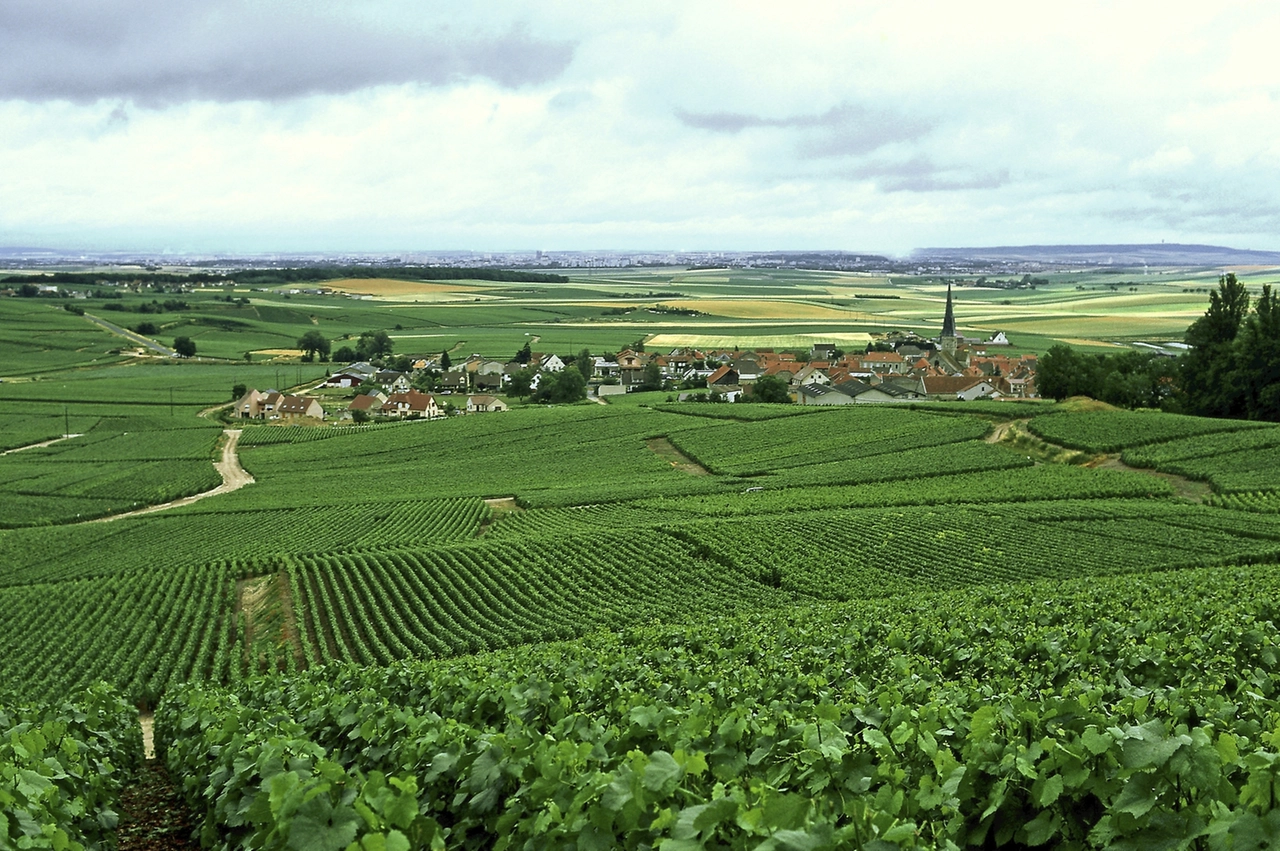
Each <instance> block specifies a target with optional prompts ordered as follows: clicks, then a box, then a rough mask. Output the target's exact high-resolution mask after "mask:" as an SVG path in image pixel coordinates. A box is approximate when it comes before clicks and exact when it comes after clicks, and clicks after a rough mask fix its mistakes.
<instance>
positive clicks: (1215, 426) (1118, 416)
mask: <svg viewBox="0 0 1280 851" xmlns="http://www.w3.org/2000/svg"><path fill="white" fill-rule="evenodd" d="M1029 428H1030V429H1031V431H1032V432H1033V433H1034V434H1036V435H1037V436H1039V437H1041V438H1044V439H1045V440H1047V441H1049V442H1050V443H1056V444H1058V445H1060V446H1065V447H1067V448H1068V449H1080V450H1083V451H1086V452H1119V451H1120V450H1122V449H1130V448H1132V447H1135V446H1146V445H1148V444H1153V443H1163V442H1165V441H1169V440H1179V439H1182V438H1188V437H1193V436H1195V435H1203V434H1212V433H1215V432H1234V431H1247V430H1250V429H1255V428H1271V426H1268V425H1267V424H1265V423H1252V422H1247V421H1245V420H1215V419H1207V418H1205V417H1186V416H1180V415H1178V414H1162V413H1157V412H1154V411H1143V412H1136V411H1118V410H1116V411H1070V412H1060V413H1052V414H1046V415H1044V416H1039V417H1035V418H1034V419H1032V420H1031V422H1030V423H1029Z"/></svg>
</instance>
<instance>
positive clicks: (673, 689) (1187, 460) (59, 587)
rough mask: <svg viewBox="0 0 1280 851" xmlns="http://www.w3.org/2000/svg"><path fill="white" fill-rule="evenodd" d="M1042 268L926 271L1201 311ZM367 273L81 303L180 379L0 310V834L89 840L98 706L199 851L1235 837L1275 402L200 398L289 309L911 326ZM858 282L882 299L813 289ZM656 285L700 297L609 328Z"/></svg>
mask: <svg viewBox="0 0 1280 851" xmlns="http://www.w3.org/2000/svg"><path fill="white" fill-rule="evenodd" d="M1050 277H1051V282H1050V283H1049V284H1048V285H1044V286H1042V287H1038V288H1037V289H1036V290H1018V291H999V292H994V291H985V290H981V289H975V288H973V287H963V288H959V289H958V290H957V301H956V303H957V317H958V318H959V320H960V325H961V328H962V330H973V331H975V332H976V331H978V330H985V331H986V332H987V333H989V332H991V331H994V330H1004V331H1006V332H1007V333H1008V334H1009V336H1010V337H1011V338H1012V339H1013V340H1014V341H1015V343H1017V344H1019V345H1020V346H1021V345H1029V344H1035V345H1036V346H1040V345H1041V344H1044V343H1046V342H1048V341H1053V340H1058V339H1070V340H1076V341H1084V340H1094V341H1098V342H1103V343H1105V342H1108V341H1111V340H1126V339H1128V340H1132V339H1177V338H1178V336H1179V333H1180V331H1178V330H1177V328H1176V327H1175V326H1177V323H1179V322H1182V323H1183V324H1182V325H1181V326H1180V327H1185V322H1184V320H1183V319H1181V318H1179V317H1180V316H1181V314H1182V312H1185V311H1187V310H1191V311H1202V310H1203V306H1202V302H1203V300H1204V295H1203V293H1184V292H1182V290H1184V289H1195V288H1203V287H1207V286H1210V285H1211V283H1212V281H1210V279H1209V276H1208V273H1205V274H1204V275H1199V274H1197V275H1194V276H1190V275H1181V276H1172V275H1159V276H1155V275H1153V276H1150V277H1151V279H1152V280H1150V281H1148V280H1146V278H1145V277H1144V278H1143V279H1142V280H1141V281H1137V279H1131V278H1129V277H1126V276H1122V275H1112V276H1110V278H1108V277H1107V276H1102V275H1093V276H1086V275H1083V274H1081V275H1068V274H1065V273H1063V274H1061V275H1053V276H1050ZM1131 281H1132V282H1131ZM1113 285H1114V286H1116V287H1117V290H1116V291H1113V290H1112V289H1111V287H1112V286H1113ZM353 286H355V285H354V284H353ZM415 286H420V289H421V293H420V294H419V295H421V298H420V299H419V300H416V301H401V302H390V301H382V300H377V299H382V298H384V296H383V295H376V298H375V299H374V300H355V299H349V298H346V297H344V296H303V295H301V294H290V293H286V292H283V291H282V288H277V289H275V290H273V291H269V292H257V291H251V292H248V293H243V294H244V295H248V296H251V298H250V300H249V304H247V305H238V306H237V304H236V303H235V302H228V301H226V296H227V295H228V294H232V295H237V296H239V295H242V293H240V292H230V291H228V292H223V291H222V290H217V291H213V290H210V291H207V292H201V291H198V290H197V291H196V292H192V293H183V294H181V295H180V298H181V299H183V300H185V301H186V302H187V307H186V308H184V309H180V310H174V311H167V312H163V313H154V312H152V313H137V314H132V313H128V312H127V311H111V312H110V316H111V318H112V319H113V321H116V320H119V319H120V318H121V317H127V318H129V319H130V320H132V321H137V322H140V321H152V322H157V323H164V326H165V327H164V331H163V333H161V334H158V335H156V338H157V339H159V340H160V341H161V342H163V343H169V342H172V339H171V337H172V336H174V335H179V334H190V335H191V336H195V337H196V338H197V341H198V345H199V347H200V355H201V358H199V359H196V360H193V361H177V360H175V359H172V358H167V357H155V356H149V355H148V356H141V357H138V356H132V355H128V354H120V353H119V350H120V349H121V347H122V346H123V347H125V348H132V344H126V343H125V341H123V340H122V339H121V338H118V337H114V336H113V335H111V334H109V333H107V332H106V331H103V330H101V329H100V328H98V326H95V325H92V324H90V323H89V322H88V321H87V320H85V319H84V318H83V317H80V316H78V315H75V314H74V313H72V312H68V311H65V310H62V309H61V304H60V302H59V301H54V300H46V299H19V298H6V299H0V327H4V328H5V329H6V331H5V333H4V334H3V335H0V349H3V351H4V352H5V353H6V354H9V355H11V357H9V358H6V359H5V363H6V364H7V367H6V369H7V370H8V371H7V372H5V373H4V374H3V378H4V380H3V382H0V452H3V453H4V454H0V733H3V734H4V735H3V736H0V847H6V848H7V847H11V846H12V847H50V848H53V847H74V846H72V845H71V843H72V842H78V843H80V844H82V845H84V846H85V847H90V846H93V847H105V845H109V844H110V842H111V841H112V838H113V832H114V820H113V815H111V813H112V812H113V811H114V809H115V808H116V807H117V801H118V799H119V796H120V794H121V789H122V788H123V787H124V786H126V785H128V784H129V783H130V782H131V780H130V778H131V776H132V775H131V772H132V771H133V770H134V768H136V767H137V765H138V764H139V763H140V761H141V756H142V752H141V741H140V738H139V737H138V726H137V724H136V723H135V720H136V717H137V716H136V712H137V710H138V709H143V710H147V711H150V710H152V709H155V710H156V715H155V724H156V736H157V746H158V751H159V754H158V755H159V758H160V759H161V760H163V762H164V764H165V765H166V766H167V770H168V772H169V774H170V776H171V777H172V778H173V779H174V781H175V785H176V787H177V788H178V790H179V792H180V793H181V795H182V796H183V797H184V798H185V800H186V804H187V806H188V807H189V808H190V810H191V812H192V813H193V814H194V818H195V819H196V821H197V823H198V824H199V825H200V830H201V831H202V835H203V838H204V840H205V843H206V844H207V845H209V846H210V847H242V848H255V849H256V848H277V847H328V848H334V849H338V848H346V847H348V846H349V845H350V844H351V843H358V844H357V846H355V847H360V848H379V847H384V848H385V847H391V848H409V847H424V848H438V847H445V848H452V847H471V848H489V847H494V848H500V847H513V848H514V847H578V848H617V847H630V848H660V849H667V851H671V849H686V848H687V849H692V848H743V849H747V848H779V849H781V848H815V849H816V848H832V849H834V848H847V847H868V848H900V847H919V848H944V847H956V848H960V847H1032V846H1040V847H1054V848H1064V849H1065V848H1094V847H1098V848H1103V847H1115V848H1148V847H1167V848H1177V847H1205V848H1219V847H1221V848H1245V847H1250V848H1258V847H1267V843H1268V842H1271V838H1272V837H1275V836H1280V804H1278V803H1277V801H1280V798H1278V797H1277V796H1276V795H1275V794H1274V792H1273V790H1274V789H1276V788H1280V786H1277V784H1278V783H1280V756H1278V755H1277V748H1276V745H1277V738H1276V734H1275V731H1276V729H1277V719H1280V703H1278V702H1277V698H1278V696H1280V679H1278V678H1277V674H1276V666H1277V664H1278V663H1280V632H1277V630H1276V626H1275V625H1276V624H1277V623H1280V610H1277V606H1276V602H1275V601H1276V600H1277V593H1280V435H1278V434H1277V432H1278V431H1280V430H1278V429H1277V427H1275V426H1271V425H1263V424H1257V423H1248V422H1242V421H1228V420H1210V419H1202V418H1194V417H1186V416H1176V415H1171V414H1163V413H1157V412H1141V413H1134V412H1129V411H1118V410H1109V409H1107V408H1106V407H1105V406H1088V408H1087V409H1085V408H1084V406H1079V405H1074V404H1065V405H1052V404H1048V403H1044V404H1035V405H1012V404H1007V403H1001V404H997V403H989V404H981V403H973V404H967V405H963V406H961V405H955V404H950V405H927V404H925V405H918V406H913V407H910V408H905V407H903V408H899V407H883V408H882V407H876V406H849V407H838V408H824V409H807V408H797V407H792V406H778V405H750V404H733V405H728V404H724V405H711V404H699V403H679V402H675V401H673V400H672V399H671V398H670V395H669V394H667V393H655V394H631V395H629V396H628V397H626V398H625V399H621V400H619V402H618V403H611V404H607V405H596V404H589V403H588V404H581V405H570V406H535V405H516V406H514V407H513V409H512V410H510V411H508V412H506V413H503V414H487V415H480V416H464V417H453V418H447V419H442V420H437V421H430V422H409V423H404V424H398V425H385V424H384V425H376V426H362V427H342V428H335V427H332V426H329V425H323V426H316V427H295V428H280V427H273V426H268V425H260V424H249V425H244V424H243V423H239V424H237V423H225V422H222V421H220V420H219V419H218V416H217V410H216V409H217V408H218V407H219V406H221V405H224V404H226V403H227V402H228V401H229V399H230V396H231V388H232V387H234V386H235V385H237V384H245V385H248V386H257V387H260V388H266V387H269V386H271V387H279V388H281V389H286V388H291V387H295V386H307V385H309V384H313V383H314V382H315V381H316V380H317V379H318V378H320V377H321V376H322V375H323V374H324V373H325V369H326V367H327V365H325V364H301V363H299V362H298V359H297V357H296V355H295V354H289V353H283V354H267V353H266V350H267V349H273V350H274V349H280V350H284V349H287V348H288V347H289V345H290V344H291V343H292V340H293V339H296V338H297V337H298V336H301V334H303V333H305V332H306V330H309V329H311V328H317V327H319V328H321V329H323V330H325V333H326V335H328V336H331V337H332V339H333V340H334V341H335V342H338V341H339V340H341V339H342V335H344V334H346V335H352V336H358V335H359V333H360V332H361V331H363V330H370V329H386V330H388V332H389V333H390V334H391V336H392V338H393V340H395V341H396V350H397V352H403V353H411V352H423V353H430V352H436V351H440V350H443V349H444V348H450V349H456V350H457V351H459V352H463V353H465V352H470V351H481V352H486V353H491V354H493V355H496V356H499V357H507V356H509V354H511V353H514V351H515V350H516V349H518V348H519V347H520V346H522V345H523V344H524V343H525V342H526V341H530V344H531V347H532V348H534V349H535V350H549V351H557V352H561V353H566V354H567V353H569V352H572V351H575V350H577V349H580V348H584V347H586V348H590V349H592V350H593V351H597V350H598V351H602V352H603V351H611V350H616V349H617V348H621V347H622V346H625V345H628V344H630V343H631V342H635V341H637V340H640V339H646V338H649V337H650V335H651V334H653V333H662V334H668V333H669V334H684V335H694V336H696V335H699V334H703V335H706V338H707V339H712V338H715V339H718V340H731V339H736V340H747V339H751V336H750V335H752V334H761V335H764V334H766V333H769V334H772V335H774V336H775V337H776V338H779V339H781V338H787V339H793V340H797V341H799V340H802V339H809V338H808V337H805V336H804V335H806V334H809V333H811V332H812V333H815V334H824V335H827V337H826V339H829V340H838V339H841V338H840V337H838V336H835V335H839V334H848V335H857V334H870V333H881V332H883V331H885V330H887V329H888V328H889V327H920V328H921V329H932V328H933V327H934V326H935V325H936V324H937V323H938V321H940V314H941V301H940V299H942V298H944V297H945V287H943V286H941V285H940V284H938V283H937V282H933V281H930V280H927V279H907V280H900V279H897V278H895V279H893V280H887V279H877V278H868V277H860V276H850V275H836V274H832V273H809V272H787V271H783V270H769V271H761V270H750V271H744V272H726V271H722V270H716V271H708V272H690V271H673V270H666V271H662V272H648V271H644V272H629V271H613V270H611V271H609V272H607V273H606V272H601V273H599V274H596V273H591V274H585V273H584V274H582V275H576V276H574V277H573V279H572V280H571V282H570V283H569V284H561V285H551V284H518V285H517V284H511V283H497V282H483V281H462V282H432V283H431V284H430V286H429V287H428V286H427V285H415ZM1080 287H1084V289H1079V288H1080ZM1131 287H1137V288H1138V291H1137V292H1131V291H1129V288H1131ZM464 288H465V289H464ZM557 288H560V289H557ZM650 291H652V292H655V293H657V292H660V293H677V292H678V293H679V298H676V297H675V296H670V297H662V298H659V299H651V298H646V297H644V296H643V294H644V293H648V292H650ZM876 294H879V295H896V296H898V298H894V299H889V298H865V297H860V296H866V295H876ZM286 296H288V297H287V298H286ZM464 296H465V298H467V299H471V300H469V301H467V300H457V299H458V298H461V297H464ZM167 297H168V296H165V297H161V299H162V300H163V299H164V298H167ZM476 298H480V301H475V300H474V299H476ZM85 301H86V302H87V303H86V309H87V310H89V312H94V310H93V309H92V308H93V301H94V299H93V298H90V299H87V300H85ZM102 301H103V302H106V301H109V300H107V299H102ZM116 301H120V302H122V303H124V304H125V305H126V306H128V305H129V304H131V303H136V304H145V303H149V302H150V301H151V298H150V297H149V296H146V295H142V294H138V295H129V296H126V297H125V298H124V299H119V300H116ZM1005 301H1009V302H1011V303H1010V304H1004V303H1003V302H1005ZM662 302H671V303H678V305H679V306H681V307H682V308H684V307H688V306H689V305H691V304H696V303H702V304H703V306H704V307H707V308H709V309H708V310H707V311H704V313H705V315H700V316H682V315H679V314H654V313H649V312H648V311H647V310H645V308H646V307H649V306H653V305H657V304H660V303H662ZM617 307H624V308H626V307H632V308H634V309H633V310H632V311H631V313H623V314H619V313H616V312H606V311H612V310H613V309H614V308H617ZM712 309H714V310H715V311H717V312H715V313H712ZM771 312H772V313H771ZM104 315H107V314H105V313H104ZM771 316H772V318H770V317H771ZM841 317H847V321H845V320H844V319H842V318H841ZM1129 319H1132V320H1133V321H1132V322H1129V321H1128V320H1129ZM10 320H12V322H10ZM231 320H235V323H244V324H243V325H239V324H235V323H233V322H232V321H231ZM815 323H816V324H815ZM889 323H897V324H894V325H892V326H891V325H890V324H889ZM913 323H914V324H913ZM120 324H125V325H130V324H131V323H130V322H123V323H120ZM397 325H398V326H400V327H399V328H397V327H396V326H397ZM15 328H16V329H18V330H17V331H14V330H13V329H15ZM1162 328H1165V329H1166V330H1164V331H1159V329H1162ZM765 329H772V330H768V331H766V330H765ZM1019 329H1024V330H1019ZM1126 329H1127V331H1128V332H1131V333H1122V332H1124V331H1126ZM1168 329H1173V330H1168ZM1149 332H1150V334H1151V335H1152V336H1148V333H1149ZM1157 332H1159V333H1157ZM1055 335H1061V336H1055ZM533 337H536V338H538V339H537V341H536V342H532V341H531V338H533ZM849 339H854V338H853V337H850V338H849ZM859 339H860V338H859ZM411 345H412V346H420V348H410V346H411ZM459 347H460V348H459ZM246 351H249V352H250V355H251V357H250V359H249V361H247V362H246V360H245V358H244V353H245V352H246ZM230 425H237V426H243V432H242V433H241V434H240V436H239V447H238V451H237V453H236V458H237V459H238V462H239V464H241V465H242V466H243V468H244V470H245V471H247V473H248V474H249V475H251V476H252V479H253V481H252V483H250V484H247V485H245V486H243V487H241V488H239V489H238V490H234V491H231V492H226V493H219V494H217V495H213V496H208V497H206V498H202V499H199V500H196V501H193V502H190V503H189V504H185V505H180V506H174V507H170V508H165V509H164V510H160V511H156V512H154V513H148V514H133V513H132V512H134V511H135V510H136V509H138V508H140V507H144V506H156V505H160V504H162V503H167V502H169V501H171V500H175V499H179V498H181V497H185V496H188V495H192V494H197V495H198V494H201V493H206V492H208V491H210V490H211V489H212V488H214V487H215V486H216V485H218V484H219V483H220V482H221V480H222V479H221V476H220V475H219V474H218V472H217V471H216V470H215V468H214V464H213V462H214V461H215V459H217V458H218V457H220V454H221V446H222V445H223V441H224V440H225V439H226V438H225V437H224V436H223V431H224V429H225V428H227V427H229V426H230ZM1014 426H1016V428H1014ZM68 435H70V436H68ZM1019 435H1021V438H1019V437H1018V436H1019ZM1028 435H1030V436H1031V438H1033V439H1034V440H1035V441H1038V442H1039V446H1038V447H1037V451H1036V454H1035V455H1034V456H1033V455H1029V454H1027V452H1024V451H1023V449H1022V447H1023V446H1025V445H1026V444H1025V443H1020V442H1018V439H1029V438H1027V436H1028ZM46 441H49V442H48V443H47V445H37V444H45V443H46ZM1046 447H1047V448H1046ZM1067 449H1071V450H1074V452H1067ZM13 450H17V451H13ZM1057 457H1064V458H1065V457H1070V458H1072V459H1073V460H1074V461H1076V462H1079V463H1073V464H1070V465H1067V464H1059V463H1051V462H1049V461H1046V460H1045V459H1052V458H1057ZM119 515H128V516H119ZM91 519H92V520H101V519H106V520H108V521H109V522H89V521H90V520H91ZM68 701H70V703H68ZM42 843H43V844H42ZM95 843H98V845H95ZM359 843H363V844H359ZM1250 843H1252V844H1250Z"/></svg>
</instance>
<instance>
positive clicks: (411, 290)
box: [322, 278, 482, 299]
mask: <svg viewBox="0 0 1280 851" xmlns="http://www.w3.org/2000/svg"><path fill="white" fill-rule="evenodd" d="M322 286H324V287H327V288H328V289H331V290H335V291H337V292H340V293H356V294H358V295H371V296H374V297H377V298H397V299H403V298H406V297H407V298H413V297H414V296H420V295H424V294H428V293H468V294H471V293H475V292H478V291H480V290H481V289H482V288H481V287H476V286H472V285H470V284H461V283H457V282H456V281H398V280H393V279H390V278H343V279H341V280H337V281H325V282H324V284H322Z"/></svg>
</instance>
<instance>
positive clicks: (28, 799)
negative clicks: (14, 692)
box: [0, 684, 142, 849]
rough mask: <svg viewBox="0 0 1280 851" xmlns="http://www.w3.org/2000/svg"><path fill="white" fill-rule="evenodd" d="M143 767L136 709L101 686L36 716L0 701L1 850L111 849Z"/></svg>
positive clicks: (35, 712) (41, 710)
mask: <svg viewBox="0 0 1280 851" xmlns="http://www.w3.org/2000/svg"><path fill="white" fill-rule="evenodd" d="M141 763H142V731H141V728H140V727H139V726H138V714H137V710H136V709H134V708H133V707H132V706H130V705H129V704H128V703H127V702H126V701H125V700H124V699H123V698H122V697H121V696H120V695H119V694H117V693H115V692H114V691H112V690H111V689H109V688H107V687H106V686H105V685H102V684H99V685H96V686H93V687H92V688H89V689H87V690H86V691H84V692H83V693H81V694H77V695H74V696H71V697H70V698H69V699H66V700H57V701H54V702H52V703H50V704H49V705H47V706H43V707H40V708H38V709H34V708H29V707H13V706H5V705H4V704H3V703H2V702H0V847H3V848H51V849H59V848H90V849H99V848H114V847H115V842H114V840H115V828H116V822H117V816H116V812H115V807H116V805H117V801H118V800H119V797H120V791H121V789H122V788H123V787H124V784H125V783H126V782H127V781H128V780H129V779H130V777H132V775H133V772H134V771H135V770H136V768H137V767H138V766H139V765H140V764H141Z"/></svg>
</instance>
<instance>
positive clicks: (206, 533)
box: [0, 498, 490, 585]
mask: <svg viewBox="0 0 1280 851" xmlns="http://www.w3.org/2000/svg"><path fill="white" fill-rule="evenodd" d="M489 516H490V511H489V507H488V506H487V505H485V503H484V502H483V501H482V500H480V499H475V498H472V499H449V500H417V501H407V502H375V503H359V504H349V505H343V506H340V507H338V508H326V507H320V506H306V507H303V508H289V509H279V510H269V511H237V512H229V511H221V510H219V506H218V505H217V504H214V505H206V504H198V505H195V506H192V507H191V508H189V509H186V510H185V511H184V512H175V513H171V514H166V515H163V516H161V515H157V516H154V517H144V518H133V519H126V520H121V521H118V522H116V523H112V524H106V525H93V526H80V527H74V528H67V529H59V530H56V533H55V532H53V531H51V530H48V529H41V530H34V529H33V530H23V529H17V530H12V531H9V532H3V533H0V558H3V559H4V562H3V563H4V565H5V569H4V572H3V573H0V585H13V584H25V583H30V582H39V581H52V580H56V579H69V578H77V577H84V576H98V575H107V574H112V573H118V572H123V573H129V572H133V571H135V570H136V569H137V567H138V565H139V563H147V562H154V563H156V564H160V563H165V564H196V563H203V562H205V561H209V560H212V559H219V558H235V557H237V556H245V555H247V556H248V557H249V558H252V559H258V560H260V561H261V562H262V564H263V566H264V569H265V572H272V571H274V570H275V568H274V567H271V559H272V558H273V557H274V556H275V555H276V554H287V553H306V552H342V551H345V550H349V549H360V548H368V547H374V546H384V547H392V546H404V545H428V544H434V543H444V542H448V541H464V540H469V539H471V538H474V537H475V536H476V534H477V532H478V531H479V529H480V526H481V524H482V523H483V522H484V521H485V520H486V519H487V518H488V517H489ZM246 542H251V544H252V545H251V546H246Z"/></svg>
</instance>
